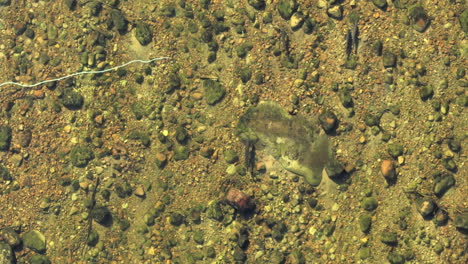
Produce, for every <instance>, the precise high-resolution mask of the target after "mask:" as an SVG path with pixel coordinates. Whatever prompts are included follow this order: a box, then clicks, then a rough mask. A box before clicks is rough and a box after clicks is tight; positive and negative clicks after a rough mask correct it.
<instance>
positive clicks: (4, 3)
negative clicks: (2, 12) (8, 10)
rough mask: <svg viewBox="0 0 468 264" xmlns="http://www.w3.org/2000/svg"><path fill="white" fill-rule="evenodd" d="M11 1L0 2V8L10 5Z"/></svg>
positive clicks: (3, 0)
mask: <svg viewBox="0 0 468 264" xmlns="http://www.w3.org/2000/svg"><path fill="white" fill-rule="evenodd" d="M10 3H11V0H0V6H7V5H10Z"/></svg>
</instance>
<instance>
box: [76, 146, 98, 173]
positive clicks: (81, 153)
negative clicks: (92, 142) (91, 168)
mask: <svg viewBox="0 0 468 264" xmlns="http://www.w3.org/2000/svg"><path fill="white" fill-rule="evenodd" d="M92 159H94V153H93V151H92V150H91V149H90V148H89V147H87V146H79V145H78V146H75V147H74V148H73V149H72V150H71V152H70V160H71V163H72V164H73V165H74V166H75V167H79V168H83V167H86V165H88V162H89V161H91V160H92Z"/></svg>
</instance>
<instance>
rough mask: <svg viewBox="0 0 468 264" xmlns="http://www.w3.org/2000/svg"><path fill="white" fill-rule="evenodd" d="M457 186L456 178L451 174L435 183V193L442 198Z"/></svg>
mask: <svg viewBox="0 0 468 264" xmlns="http://www.w3.org/2000/svg"><path fill="white" fill-rule="evenodd" d="M453 185H455V178H454V177H453V175H451V174H447V175H443V176H441V177H438V178H437V179H436V180H435V182H434V193H435V195H437V196H439V197H441V196H442V195H444V193H445V192H447V191H448V190H449V189H450V188H452V186H453Z"/></svg>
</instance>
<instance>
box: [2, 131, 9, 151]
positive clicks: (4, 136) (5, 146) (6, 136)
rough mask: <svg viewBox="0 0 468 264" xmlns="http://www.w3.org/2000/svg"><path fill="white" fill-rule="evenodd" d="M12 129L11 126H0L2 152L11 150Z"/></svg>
mask: <svg viewBox="0 0 468 264" xmlns="http://www.w3.org/2000/svg"><path fill="white" fill-rule="evenodd" d="M10 143H11V128H10V127H9V126H0V151H6V150H8V149H9V148H10Z"/></svg>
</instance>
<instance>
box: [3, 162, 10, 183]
mask: <svg viewBox="0 0 468 264" xmlns="http://www.w3.org/2000/svg"><path fill="white" fill-rule="evenodd" d="M0 180H4V181H11V180H12V178H11V174H10V171H9V170H8V169H7V168H6V167H5V166H3V165H2V164H0Z"/></svg>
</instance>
